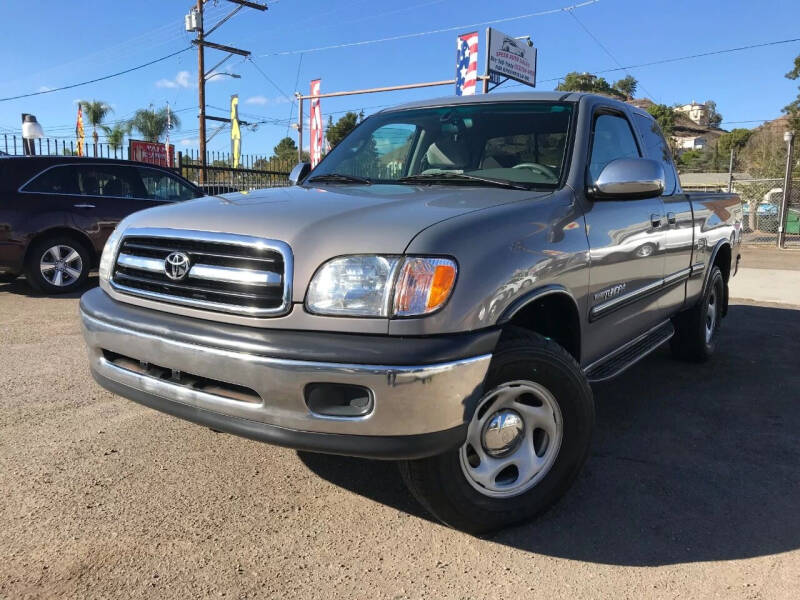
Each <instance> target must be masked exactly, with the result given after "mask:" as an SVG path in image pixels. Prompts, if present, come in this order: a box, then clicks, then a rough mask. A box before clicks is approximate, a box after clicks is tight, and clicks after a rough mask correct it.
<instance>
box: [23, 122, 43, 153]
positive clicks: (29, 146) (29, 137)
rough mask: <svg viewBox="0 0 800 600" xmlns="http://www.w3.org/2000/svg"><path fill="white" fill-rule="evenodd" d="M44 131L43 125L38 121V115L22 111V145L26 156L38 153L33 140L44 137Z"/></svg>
mask: <svg viewBox="0 0 800 600" xmlns="http://www.w3.org/2000/svg"><path fill="white" fill-rule="evenodd" d="M43 137H44V131H43V130H42V126H41V125H40V124H39V123H38V121H36V117H35V116H33V115H30V114H28V113H22V147H23V148H24V150H25V155H26V156H33V155H34V154H36V146H35V145H34V143H33V140H35V139H37V138H43Z"/></svg>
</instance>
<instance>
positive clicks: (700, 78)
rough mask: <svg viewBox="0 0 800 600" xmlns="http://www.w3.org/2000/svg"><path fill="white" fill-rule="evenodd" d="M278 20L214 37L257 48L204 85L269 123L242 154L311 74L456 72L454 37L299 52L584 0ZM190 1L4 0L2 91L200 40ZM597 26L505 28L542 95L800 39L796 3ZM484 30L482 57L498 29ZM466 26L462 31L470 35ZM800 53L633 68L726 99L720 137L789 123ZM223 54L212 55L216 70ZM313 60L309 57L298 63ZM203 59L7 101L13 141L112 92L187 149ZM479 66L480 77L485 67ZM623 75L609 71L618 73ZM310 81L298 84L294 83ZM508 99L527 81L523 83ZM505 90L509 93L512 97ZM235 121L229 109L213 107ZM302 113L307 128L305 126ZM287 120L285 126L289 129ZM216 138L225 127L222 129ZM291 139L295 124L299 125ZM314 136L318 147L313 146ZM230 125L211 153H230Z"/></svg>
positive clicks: (367, 83) (601, 10)
mask: <svg viewBox="0 0 800 600" xmlns="http://www.w3.org/2000/svg"><path fill="white" fill-rule="evenodd" d="M267 1H268V4H270V8H269V10H268V11H266V12H257V11H253V10H249V9H245V10H242V11H240V12H239V14H237V15H236V16H235V17H234V18H232V19H231V20H230V21H229V22H228V23H226V24H225V25H223V26H222V27H221V28H220V29H219V30H218V31H217V32H215V33H214V34H213V35H212V36H211V37H210V38H209V39H210V40H213V41H216V42H218V43H222V44H230V45H234V46H238V47H241V48H246V49H249V50H251V51H252V52H253V58H254V63H255V64H256V65H257V66H258V67H259V68H260V69H262V70H263V71H264V72H265V73H266V74H267V75H268V77H269V79H271V80H272V82H274V85H273V83H271V82H269V81H268V80H267V79H266V78H265V77H264V76H263V75H262V74H261V73H260V72H259V71H258V70H257V69H256V67H255V66H254V65H253V64H251V63H249V62H247V61H242V59H241V58H239V57H234V58H232V59H231V60H229V61H228V62H227V63H226V64H225V66H224V67H223V68H222V70H226V69H227V70H229V71H231V72H234V73H237V74H240V75H241V76H242V77H241V79H231V78H229V77H216V78H214V79H213V80H212V81H211V82H209V84H208V86H207V102H208V104H209V106H210V107H220V108H221V109H224V108H225V107H226V106H227V105H228V101H229V98H230V95H231V94H234V93H238V94H239V97H240V110H241V116H242V118H243V119H247V120H253V121H255V120H259V119H266V120H268V121H270V122H269V123H265V124H263V125H260V126H259V128H258V130H257V131H255V132H251V131H248V130H244V131H243V151H244V152H245V153H258V154H269V153H271V151H272V147H273V146H274V145H275V143H276V142H277V141H278V140H279V139H280V138H282V137H283V136H285V135H287V122H288V118H289V114H290V110H292V105H291V103H290V102H289V100H288V99H287V96H289V97H291V96H292V95H293V92H294V91H295V89H298V90H300V91H302V92H304V93H308V87H309V81H310V80H311V79H312V78H315V77H321V78H322V91H323V92H330V91H339V90H346V89H357V88H366V87H377V86H385V85H392V84H403V83H412V82H416V81H432V80H440V79H448V78H452V77H453V71H454V61H455V39H456V35H457V33H458V32H457V31H446V32H440V33H434V34H430V35H423V36H418V37H413V38H409V39H403V40H396V41H387V42H382V43H374V44H366V45H359V46H352V47H344V48H336V49H329V50H321V51H313V52H304V53H299V52H297V51H300V50H308V49H313V48H319V47H324V46H331V45H337V44H345V43H349V42H359V41H363V40H374V39H378V38H385V37H392V36H400V35H404V34H411V33H417V32H425V31H431V30H436V29H443V28H450V27H456V26H460V25H469V24H473V23H479V22H483V21H489V20H492V19H500V18H507V17H516V16H519V15H525V14H530V13H534V12H539V11H544V10H548V9H554V8H560V7H566V6H569V5H571V4H575V3H577V2H578V1H579V0H541V1H530V0H529V1H523V0H504V1H494V2H486V1H485V0H407V2H405V3H402V4H401V3H397V2H389V1H384V0H352V1H348V2H341V1H339V2H334V1H331V0H303V2H300V1H298V0H267ZM189 5H190V2H188V1H185V0H184V1H181V0H137V2H123V1H121V0H114V1H112V0H105V1H101V0H94V1H89V0H70V1H69V2H60V1H56V0H24V1H23V0H3V2H2V3H0V33H1V34H2V35H0V57H2V61H0V65H2V67H0V72H1V73H2V75H1V76H0V97H7V96H14V95H17V94H24V93H29V92H35V91H39V90H45V89H48V88H55V87H59V86H63V85H68V84H71V83H75V82H78V81H83V80H87V79H91V78H94V77H98V76H103V75H106V74H110V73H113V72H115V71H119V70H122V69H126V68H129V67H132V66H135V65H138V64H142V63H145V62H147V61H149V60H152V59H154V58H158V57H160V56H164V55H166V54H169V53H171V52H174V51H177V50H180V49H181V48H183V47H185V46H188V45H189V43H190V40H191V39H192V37H193V36H192V34H189V33H186V32H185V31H184V27H183V17H184V14H185V13H186V12H188V8H189ZM231 7H232V5H231V4H230V3H228V2H226V1H225V0H217V2H214V1H213V0H211V1H209V2H208V3H207V4H206V11H207V15H208V16H207V19H206V28H208V27H209V26H210V24H212V23H214V22H216V20H218V18H219V17H221V16H224V15H225V14H227V12H228V11H229V9H230V8H231ZM574 14H575V16H576V17H578V18H579V19H580V20H581V22H582V23H583V24H584V25H585V26H586V28H588V29H589V31H591V33H592V34H593V35H594V36H595V37H596V38H597V39H598V40H599V41H600V42H601V43H602V44H603V45H604V46H605V48H607V49H608V50H609V51H610V52H611V54H612V55H613V57H614V58H613V59H612V57H610V56H609V55H608V54H607V53H606V52H605V51H604V50H603V49H602V48H601V47H600V46H599V45H598V44H597V42H596V41H595V40H593V39H592V38H591V37H590V36H589V35H588V34H587V33H586V32H585V31H584V30H583V29H581V27H580V26H579V25H578V23H576V21H575V20H574V19H573V18H572V17H571V16H570V15H569V14H567V13H564V12H561V13H558V14H551V15H545V16H538V17H529V18H524V19H516V20H511V21H508V22H505V23H502V24H498V25H496V27H497V28H498V29H500V30H502V31H504V32H505V33H507V34H510V35H514V36H519V35H531V36H532V38H533V40H534V43H535V45H536V46H537V47H538V49H539V67H538V68H539V81H540V82H541V83H540V85H539V89H543V90H545V89H546V90H549V89H553V87H554V86H555V85H556V82H553V81H545V80H548V79H551V78H555V77H558V76H561V75H563V74H565V73H567V72H569V71H590V72H598V71H602V70H604V69H610V68H615V67H617V64H616V62H615V60H614V59H616V61H619V62H620V63H621V64H622V65H635V64H640V63H646V62H650V61H657V60H661V59H665V58H671V57H678V56H685V55H690V54H695V53H702V52H708V51H713V50H718V49H724V48H731V47H736V46H745V45H749V44H758V43H763V42H769V41H773V40H781V39H787V38H795V37H800V30H799V29H798V23H800V2H798V1H797V0H771V1H770V0H766V1H763V2H758V3H756V2H752V1H744V0H716V1H714V0H711V1H706V2H698V1H696V0H695V1H689V0H669V1H668V0H659V1H655V0H650V1H645V0H638V1H634V0H600V1H599V2H597V3H595V4H592V5H590V6H586V7H583V8H579V9H576V11H575V13H574ZM475 29H479V30H480V31H481V37H480V51H481V53H482V52H483V49H484V44H485V39H484V37H485V36H484V30H485V26H483V25H481V26H479V27H476V28H475ZM466 31H468V29H467V30H464V32H466ZM798 54H800V42H794V43H790V44H783V45H778V46H773V47H767V48H759V49H754V50H749V51H744V52H737V53H732V54H723V55H719V56H712V57H706V58H700V59H695V60H689V61H683V62H676V63H671V64H663V65H657V66H650V67H643V68H634V69H630V71H629V72H630V73H631V74H632V75H634V77H636V78H637V79H639V82H640V88H639V92H638V94H637V95H638V96H647V97H651V98H652V99H653V100H655V101H656V102H661V103H664V104H674V103H685V102H690V101H692V100H697V101H704V100H707V99H713V100H715V101H716V102H717V107H718V110H719V111H720V112H721V113H722V115H723V116H724V122H723V125H722V126H723V128H726V129H731V128H734V127H743V126H744V127H753V126H756V125H758V123H757V122H753V123H740V122H742V121H760V120H764V119H772V118H775V117H778V116H780V114H781V112H780V110H781V108H782V107H783V106H784V105H786V104H787V103H789V102H790V101H791V100H792V99H793V98H794V96H795V95H796V94H797V82H792V81H789V80H787V79H785V78H784V77H783V75H784V73H786V72H787V71H788V70H789V69H790V67H791V66H792V62H793V59H794V57H795V56H796V55H798ZM222 56H223V55H222V54H220V53H219V52H216V51H207V53H206V65H207V67H211V66H213V65H214V64H215V63H216V62H217V60H218V59H220V58H222ZM301 57H302V59H301ZM196 61H197V54H196V52H195V51H194V50H190V51H188V52H185V53H183V54H180V55H178V56H175V57H173V58H171V59H169V60H166V61H163V62H160V63H158V64H155V65H152V66H150V67H147V68H144V69H141V70H139V71H136V72H133V73H130V74H127V75H124V76H121V77H117V78H114V79H110V80H107V81H102V82H98V83H95V84H90V85H86V86H82V87H78V88H74V89H70V90H65V91H59V92H54V93H50V94H43V95H39V96H33V97H31V98H26V99H21V100H13V101H7V102H0V144H2V133H5V132H8V133H14V132H16V133H18V132H19V123H20V114H21V113H22V112H30V113H33V114H35V115H36V116H37V118H38V119H39V121H40V122H41V123H42V125H43V127H44V130H45V134H46V135H48V136H70V135H72V134H73V133H74V123H75V111H76V107H75V102H76V101H77V100H78V99H101V100H104V101H106V102H108V103H109V104H110V105H111V106H112V107H113V108H114V114H113V115H112V116H111V117H110V119H111V120H114V119H123V118H128V117H130V116H131V115H132V114H133V112H134V111H135V110H136V109H137V108H142V107H147V106H148V105H150V104H153V105H154V106H157V107H160V106H163V105H164V104H165V103H166V102H169V104H170V106H171V107H172V108H173V109H174V110H176V111H177V114H178V115H179V116H180V118H181V120H182V126H181V128H180V129H179V130H177V131H175V132H173V134H172V140H174V142H175V143H176V145H177V147H178V149H181V148H189V147H191V148H196V147H197V117H196V115H197V109H196V107H197V89H196V78H197V62H196ZM479 69H480V70H481V71H482V70H483V64H482V61H481V63H479ZM624 75H625V73H624V72H615V73H609V74H608V75H607V78H608V79H610V80H614V79H618V78H621V77H623V76H624ZM295 82H297V85H295ZM504 87H506V89H507V90H508V91H513V90H516V91H520V90H523V89H524V88H521V87H511V86H508V84H506V86H504ZM500 89H503V88H500ZM452 93H453V90H452V89H451V88H449V87H442V88H429V89H423V90H413V91H406V92H392V93H385V94H370V95H364V96H354V97H345V98H335V99H325V100H323V101H322V111H323V118H324V119H325V120H327V117H328V115H329V114H333V116H334V118H337V117H339V116H341V114H343V112H344V111H346V110H348V109H352V110H360V109H362V108H363V109H364V110H365V112H366V113H367V114H369V113H371V112H374V111H376V110H379V109H380V107H382V106H385V105H392V104H397V103H400V102H404V101H408V100H415V99H421V98H430V97H437V96H443V95H450V94H452ZM209 113H210V114H217V115H220V116H225V110H217V109H215V108H209ZM296 114H297V113H296V108H295V109H294V113H293V115H294V119H296ZM276 121H277V122H276ZM209 126H210V127H209V130H210V131H213V129H214V127H213V126H212V124H211V123H210V124H209ZM288 132H289V134H291V135H294V131H293V130H288ZM307 139H308V138H307V137H306V145H307ZM228 148H229V141H228V137H227V131H223V132H221V133H220V134H219V135H218V136H217V137H215V138H214V139H213V140H212V141H211V142H210V144H209V149H213V150H227V149H228Z"/></svg>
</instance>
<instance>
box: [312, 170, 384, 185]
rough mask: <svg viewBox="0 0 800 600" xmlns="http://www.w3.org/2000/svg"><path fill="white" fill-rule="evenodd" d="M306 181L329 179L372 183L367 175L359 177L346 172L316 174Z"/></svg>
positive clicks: (343, 181)
mask: <svg viewBox="0 0 800 600" xmlns="http://www.w3.org/2000/svg"><path fill="white" fill-rule="evenodd" d="M306 181H308V182H312V181H322V182H324V181H329V182H331V183H365V184H367V185H369V184H370V183H372V180H371V179H367V178H366V177H358V176H357V175H345V174H344V173H324V174H322V175H315V176H314V177H311V178H309V179H307V180H306Z"/></svg>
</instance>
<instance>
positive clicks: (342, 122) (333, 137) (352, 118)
mask: <svg viewBox="0 0 800 600" xmlns="http://www.w3.org/2000/svg"><path fill="white" fill-rule="evenodd" d="M363 116H364V114H363V113H361V118H362V119H363ZM358 117H359V114H358V113H354V112H348V113H345V115H344V116H343V117H341V118H340V119H339V120H338V121H336V123H334V122H333V118H332V117H328V127H327V130H326V131H325V139H327V140H328V143H329V144H330V145H331V148H333V147H334V146H335V145H336V144H338V143H339V142H341V141H342V140H343V139H344V137H345V136H346V135H347V134H348V133H350V132H351V131H353V129H354V128H355V126H356V125H358Z"/></svg>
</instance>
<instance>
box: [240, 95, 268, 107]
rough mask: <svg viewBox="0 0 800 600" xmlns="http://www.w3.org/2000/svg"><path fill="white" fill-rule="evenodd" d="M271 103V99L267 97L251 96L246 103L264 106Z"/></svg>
mask: <svg viewBox="0 0 800 600" xmlns="http://www.w3.org/2000/svg"><path fill="white" fill-rule="evenodd" d="M268 102H269V98H267V97H266V96H251V97H250V98H248V99H247V100H245V101H244V103H245V104H260V105H262V106H263V105H264V104H267V103H268Z"/></svg>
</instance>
